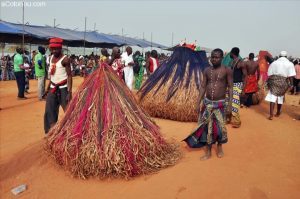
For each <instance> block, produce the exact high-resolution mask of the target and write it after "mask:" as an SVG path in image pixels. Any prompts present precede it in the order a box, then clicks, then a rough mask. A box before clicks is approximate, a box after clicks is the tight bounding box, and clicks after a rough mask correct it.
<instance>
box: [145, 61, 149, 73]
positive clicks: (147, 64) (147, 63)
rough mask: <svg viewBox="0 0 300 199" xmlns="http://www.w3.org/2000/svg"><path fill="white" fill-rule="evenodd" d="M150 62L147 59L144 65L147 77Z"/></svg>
mask: <svg viewBox="0 0 300 199" xmlns="http://www.w3.org/2000/svg"><path fill="white" fill-rule="evenodd" d="M149 67H150V60H149V58H148V59H147V60H146V65H145V68H146V71H147V75H150V69H149Z"/></svg>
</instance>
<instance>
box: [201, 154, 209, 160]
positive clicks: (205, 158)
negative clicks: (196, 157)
mask: <svg viewBox="0 0 300 199" xmlns="http://www.w3.org/2000/svg"><path fill="white" fill-rule="evenodd" d="M210 157H211V154H205V155H204V156H202V157H201V158H200V160H201V161H204V160H208V159H209V158H210Z"/></svg>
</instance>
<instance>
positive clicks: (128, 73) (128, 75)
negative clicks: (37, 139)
mask: <svg viewBox="0 0 300 199" xmlns="http://www.w3.org/2000/svg"><path fill="white" fill-rule="evenodd" d="M124 78H125V83H126V85H127V87H128V88H129V89H130V90H132V84H133V78H134V76H133V68H132V67H131V66H125V67H124Z"/></svg>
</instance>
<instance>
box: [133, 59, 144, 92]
mask: <svg viewBox="0 0 300 199" xmlns="http://www.w3.org/2000/svg"><path fill="white" fill-rule="evenodd" d="M135 59H136V60H135V61H136V62H137V63H138V65H139V68H140V70H139V72H138V74H135V75H134V76H135V85H134V88H135V89H136V90H139V89H140V88H141V85H142V81H143V77H144V67H143V62H144V61H145V60H144V57H143V56H138V57H136V58H135Z"/></svg>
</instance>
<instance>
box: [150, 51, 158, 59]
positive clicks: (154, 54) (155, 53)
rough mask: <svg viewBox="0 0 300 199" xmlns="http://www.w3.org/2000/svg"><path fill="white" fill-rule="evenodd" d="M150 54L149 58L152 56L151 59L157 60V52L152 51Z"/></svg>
mask: <svg viewBox="0 0 300 199" xmlns="http://www.w3.org/2000/svg"><path fill="white" fill-rule="evenodd" d="M150 54H151V56H152V57H153V58H157V57H158V54H157V51H156V50H152V51H151V53H150Z"/></svg>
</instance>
